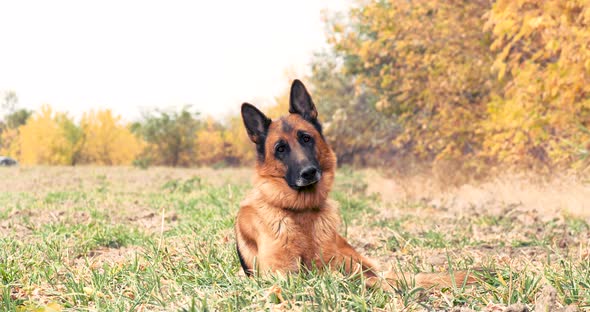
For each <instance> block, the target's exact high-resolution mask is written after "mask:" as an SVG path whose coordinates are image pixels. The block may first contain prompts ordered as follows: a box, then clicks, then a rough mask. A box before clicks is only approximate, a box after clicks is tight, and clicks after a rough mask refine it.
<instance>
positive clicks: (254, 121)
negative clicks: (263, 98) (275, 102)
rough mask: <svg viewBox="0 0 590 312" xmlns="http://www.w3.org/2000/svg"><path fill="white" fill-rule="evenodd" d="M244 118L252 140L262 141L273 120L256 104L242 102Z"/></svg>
mask: <svg viewBox="0 0 590 312" xmlns="http://www.w3.org/2000/svg"><path fill="white" fill-rule="evenodd" d="M242 120H244V126H245V127H246V131H247V132H248V136H249V137H250V140H252V142H254V143H262V142H263V141H264V138H265V137H266V133H267V132H268V127H269V126H270V123H271V120H270V119H269V118H268V117H266V116H265V115H264V114H263V113H262V112H261V111H259V110H258V108H256V107H255V106H254V105H252V104H248V103H244V104H242Z"/></svg>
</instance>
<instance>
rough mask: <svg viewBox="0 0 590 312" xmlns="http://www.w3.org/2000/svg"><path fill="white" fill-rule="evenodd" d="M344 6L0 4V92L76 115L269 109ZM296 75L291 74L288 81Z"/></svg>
mask: <svg viewBox="0 0 590 312" xmlns="http://www.w3.org/2000/svg"><path fill="white" fill-rule="evenodd" d="M349 3H351V1H350V0H299V1H283V0H250V1H245V0H242V1H240V0H235V1H198V0H194V1H174V0H172V1H145V0H144V1H141V0H138V1H127V0H119V1H110V0H107V1H105V0H101V1H80V0H72V1H62V0H52V1H46V0H40V1H27V0H14V1H10V0H0V42H1V44H0V92H3V91H6V90H14V91H15V92H16V93H17V96H18V97H19V104H20V106H21V107H27V108H31V109H37V108H39V107H40V106H41V104H44V103H47V104H50V105H51V106H52V107H54V108H55V109H56V110H59V111H68V112H70V113H71V115H73V116H75V117H79V116H80V115H81V113H82V112H84V111H88V110H90V109H97V108H112V109H113V110H114V111H115V112H116V113H119V114H121V115H123V116H124V118H125V119H127V120H132V119H135V118H137V117H138V116H139V114H140V111H141V110H142V109H149V108H154V107H158V108H170V107H174V106H178V107H180V106H182V105H184V104H192V105H193V107H194V108H195V109H196V110H198V111H201V112H203V113H205V114H208V115H214V116H221V115H225V114H227V113H228V112H232V111H233V112H237V111H238V109H239V105H240V104H241V103H242V102H244V101H251V102H253V103H254V104H256V103H258V104H261V103H264V102H266V103H269V102H271V101H272V100H273V98H274V96H276V95H278V94H279V93H280V92H281V91H282V90H283V89H284V88H285V86H287V85H288V78H287V77H286V75H285V71H286V70H292V71H293V70H294V71H295V72H299V73H305V72H306V70H307V68H308V67H307V65H308V63H309V61H310V58H311V55H312V52H313V51H317V50H318V49H321V48H323V47H326V44H325V33H324V25H323V23H322V21H321V11H322V9H329V10H331V11H342V10H346V8H347V6H348V5H349ZM291 78H293V77H291Z"/></svg>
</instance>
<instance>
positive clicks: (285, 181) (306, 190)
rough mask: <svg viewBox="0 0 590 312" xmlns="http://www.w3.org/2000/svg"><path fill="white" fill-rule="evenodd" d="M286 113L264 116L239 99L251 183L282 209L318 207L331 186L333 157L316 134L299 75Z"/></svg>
mask: <svg viewBox="0 0 590 312" xmlns="http://www.w3.org/2000/svg"><path fill="white" fill-rule="evenodd" d="M289 113H290V114H289V115H286V116H283V117H281V118H279V119H276V120H270V119H269V118H268V117H266V116H265V115H264V114H263V113H262V112H261V111H260V110H258V109H257V108H256V107H254V106H253V105H251V104H248V103H244V104H242V119H243V120H244V125H245V126H246V130H247V132H248V136H249V137H250V140H252V142H254V143H255V144H256V152H257V172H258V176H259V179H258V180H257V181H256V184H257V185H256V187H257V188H258V189H259V190H260V191H261V192H262V193H263V195H264V196H266V197H267V198H266V199H267V200H268V201H272V203H273V204H275V205H277V206H279V207H282V208H290V209H305V208H313V207H318V206H320V205H321V203H322V202H323V201H325V199H326V197H327V193H328V192H329V190H330V187H331V185H332V182H333V179H334V170H335V168H336V157H335V155H334V152H333V151H332V150H331V149H330V147H329V146H328V143H327V142H326V141H325V139H324V137H323V135H322V127H321V125H320V123H319V121H318V119H317V118H318V112H317V110H316V108H315V105H314V103H313V101H312V99H311V96H310V95H309V93H308V92H307V90H306V89H305V86H304V85H303V83H301V81H299V80H295V81H294V82H293V84H292V86H291V96H290V99H289ZM268 188H272V189H268Z"/></svg>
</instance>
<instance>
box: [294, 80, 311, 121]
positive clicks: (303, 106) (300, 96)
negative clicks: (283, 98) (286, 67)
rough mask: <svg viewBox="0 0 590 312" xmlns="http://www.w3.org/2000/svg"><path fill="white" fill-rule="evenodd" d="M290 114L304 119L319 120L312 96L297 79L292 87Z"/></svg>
mask: <svg viewBox="0 0 590 312" xmlns="http://www.w3.org/2000/svg"><path fill="white" fill-rule="evenodd" d="M289 113H291V114H299V115H301V117H303V119H306V120H309V121H314V120H316V119H317V118H318V111H317V110H316V109H315V105H314V104H313V101H312V100H311V96H310V95H309V92H307V89H305V86H304V85H303V83H302V82H301V81H299V80H298V79H295V80H294V81H293V84H292V85H291V97H290V98H289Z"/></svg>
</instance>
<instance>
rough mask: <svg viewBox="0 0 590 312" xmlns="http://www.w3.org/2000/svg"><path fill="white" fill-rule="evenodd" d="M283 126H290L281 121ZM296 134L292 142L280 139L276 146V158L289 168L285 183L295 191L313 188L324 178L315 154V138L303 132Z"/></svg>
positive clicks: (299, 131)
mask: <svg viewBox="0 0 590 312" xmlns="http://www.w3.org/2000/svg"><path fill="white" fill-rule="evenodd" d="M281 122H283V126H285V125H288V124H287V121H286V120H281ZM291 132H292V133H296V136H295V138H291V139H290V140H288V141H287V140H284V139H280V140H278V141H277V142H276V143H275V144H274V157H275V158H276V159H277V160H279V161H281V162H282V163H283V164H284V165H285V167H286V168H287V171H286V174H285V181H287V184H288V185H289V187H291V188H292V189H295V190H305V189H309V188H312V187H313V185H314V184H315V183H317V182H318V181H319V180H320V179H321V177H322V170H321V169H320V165H319V161H318V159H317V157H316V152H315V140H314V138H313V136H312V135H311V134H309V133H307V132H305V131H303V130H297V131H291Z"/></svg>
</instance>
